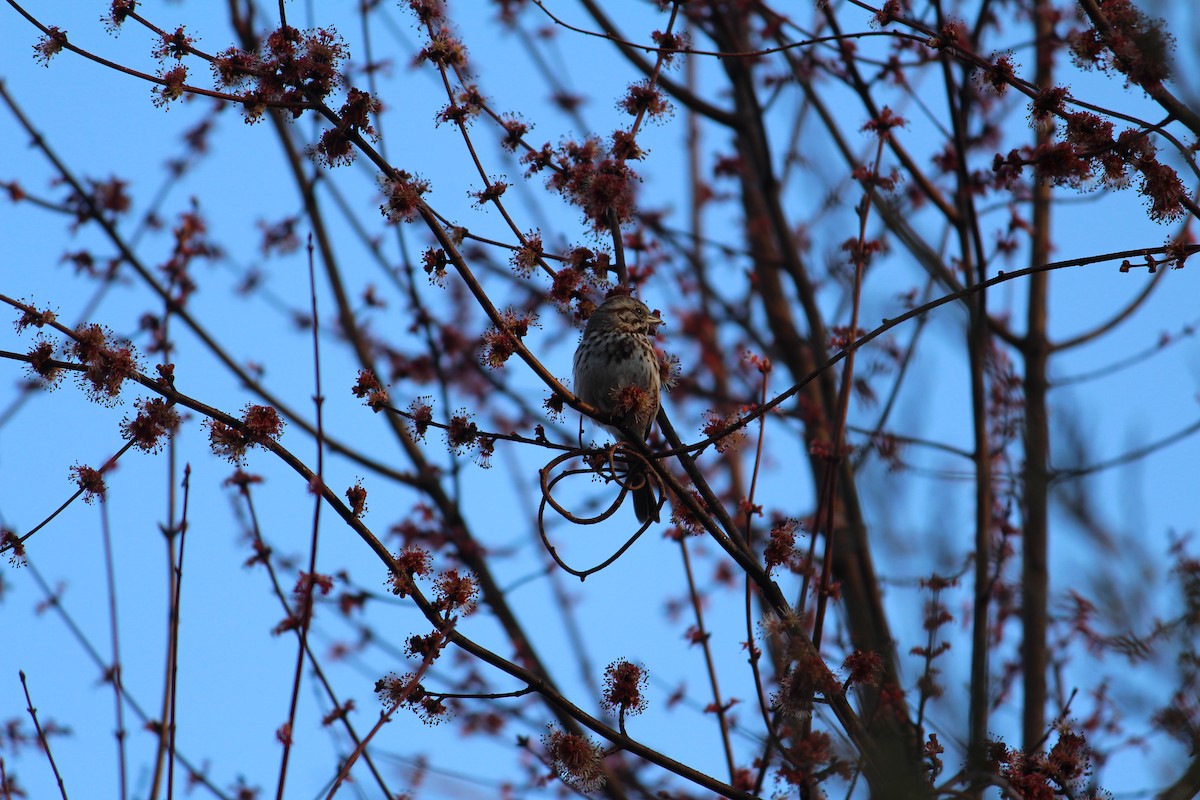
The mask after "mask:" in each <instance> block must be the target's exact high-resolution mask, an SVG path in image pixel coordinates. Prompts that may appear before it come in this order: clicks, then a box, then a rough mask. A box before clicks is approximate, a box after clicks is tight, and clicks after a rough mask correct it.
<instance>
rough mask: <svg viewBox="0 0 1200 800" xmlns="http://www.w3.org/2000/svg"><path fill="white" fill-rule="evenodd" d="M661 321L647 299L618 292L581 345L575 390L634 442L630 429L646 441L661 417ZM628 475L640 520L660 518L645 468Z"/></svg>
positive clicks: (610, 427)
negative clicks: (657, 345) (657, 339)
mask: <svg viewBox="0 0 1200 800" xmlns="http://www.w3.org/2000/svg"><path fill="white" fill-rule="evenodd" d="M661 324H662V320H661V319H659V318H658V317H656V316H655V315H654V314H652V313H651V312H650V309H649V308H647V307H646V304H645V303H643V302H642V301H641V300H637V299H635V298H633V297H630V296H629V295H627V294H615V295H613V296H611V297H609V298H608V299H607V300H605V301H604V302H603V303H601V304H600V305H599V306H598V307H597V308H596V310H595V311H593V312H592V315H591V316H590V317H588V321H587V327H585V328H584V330H583V339H581V340H580V342H579V347H578V349H576V350H575V371H574V379H575V394H576V395H577V396H578V397H579V399H580V400H583V401H584V402H585V403H588V404H589V405H592V406H595V407H596V408H597V409H599V410H600V411H601V412H602V413H603V414H606V415H607V416H608V417H609V419H611V420H612V421H613V422H614V423H615V425H608V424H605V425H604V427H605V428H606V429H607V430H608V431H609V432H610V433H612V435H613V436H615V437H616V439H617V441H619V442H620V441H630V436H629V435H630V434H632V435H633V436H637V437H639V438H640V440H641V441H643V442H644V441H645V440H646V437H648V436H649V435H650V426H651V425H652V424H653V422H654V418H655V417H657V416H658V407H659V390H660V388H661V386H660V383H661V377H660V373H659V367H658V356H657V355H656V354H655V352H654V343H653V336H654V331H655V329H656V328H657V327H658V326H659V325H661ZM622 428H623V429H624V430H622ZM626 480H627V482H628V483H627V485H628V486H629V491H630V494H632V495H633V510H634V513H635V514H636V515H637V519H638V522H643V523H644V522H646V521H647V520H649V519H653V520H654V521H655V522H658V503H657V497H656V496H655V492H654V489H653V488H652V487H651V482H650V479H649V477H648V476H647V475H646V473H645V469H644V467H642V468H639V467H638V466H636V465H634V466H631V467H630V470H629V472H628V474H627V475H626Z"/></svg>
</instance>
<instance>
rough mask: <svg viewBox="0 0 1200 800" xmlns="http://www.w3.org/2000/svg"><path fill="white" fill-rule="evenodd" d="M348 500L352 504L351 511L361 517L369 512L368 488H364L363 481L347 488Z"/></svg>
mask: <svg viewBox="0 0 1200 800" xmlns="http://www.w3.org/2000/svg"><path fill="white" fill-rule="evenodd" d="M346 501H347V502H348V503H349V504H350V513H352V514H353V515H354V516H356V517H358V518H359V519H361V518H362V517H363V515H365V514H366V513H367V490H366V489H364V488H363V485H362V481H359V482H358V483H355V484H354V485H353V486H351V487H350V488H349V489H347V490H346Z"/></svg>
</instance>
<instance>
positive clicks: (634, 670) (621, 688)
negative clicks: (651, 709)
mask: <svg viewBox="0 0 1200 800" xmlns="http://www.w3.org/2000/svg"><path fill="white" fill-rule="evenodd" d="M649 679H650V673H649V672H648V671H647V670H646V668H645V667H644V666H642V665H640V664H634V663H632V662H629V661H614V662H612V663H611V664H609V665H608V666H607V667H606V668H605V669H604V697H603V700H602V702H603V704H604V707H605V708H607V709H608V710H610V711H613V712H620V713H622V714H625V715H629V716H633V715H636V714H640V713H642V712H643V711H645V710H646V695H645V692H646V683H647V681H648V680H649Z"/></svg>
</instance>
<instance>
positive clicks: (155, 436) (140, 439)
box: [121, 397, 179, 453]
mask: <svg viewBox="0 0 1200 800" xmlns="http://www.w3.org/2000/svg"><path fill="white" fill-rule="evenodd" d="M137 407H138V409H139V410H138V413H137V415H136V416H135V417H134V418H133V419H130V418H129V417H126V418H125V419H124V420H123V421H122V422H121V434H122V435H123V436H124V437H125V438H126V439H128V440H129V441H131V442H133V446H134V447H136V448H137V449H139V450H141V451H142V452H145V453H157V452H159V450H161V449H162V446H163V439H164V438H169V437H170V436H172V435H173V434H174V433H175V431H176V430H178V429H179V412H178V411H176V410H175V406H174V405H173V404H172V403H170V402H169V401H167V400H165V399H164V398H161V397H152V398H148V399H145V400H142V401H140V402H139V403H138V404H137Z"/></svg>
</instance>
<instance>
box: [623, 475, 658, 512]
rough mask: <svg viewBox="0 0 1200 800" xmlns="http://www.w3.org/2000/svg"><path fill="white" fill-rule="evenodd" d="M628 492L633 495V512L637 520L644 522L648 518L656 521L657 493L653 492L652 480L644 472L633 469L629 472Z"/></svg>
mask: <svg viewBox="0 0 1200 800" xmlns="http://www.w3.org/2000/svg"><path fill="white" fill-rule="evenodd" d="M629 486H630V487H631V488H630V490H629V493H630V494H631V495H633V513H634V514H636V515H637V521H638V522H640V523H642V524H645V523H646V522H647V521H648V520H654V521H655V522H658V521H659V519H658V495H657V494H655V492H654V486H653V481H652V480H651V479H650V477H649V476H648V475H646V473H645V472H643V471H640V470H635V471H632V472H630V473H629Z"/></svg>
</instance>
